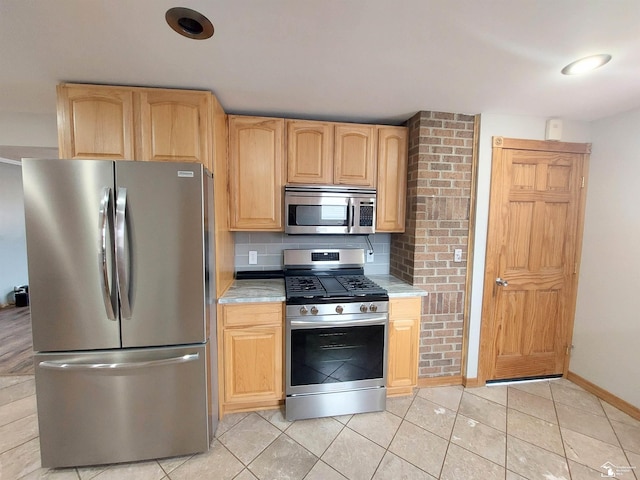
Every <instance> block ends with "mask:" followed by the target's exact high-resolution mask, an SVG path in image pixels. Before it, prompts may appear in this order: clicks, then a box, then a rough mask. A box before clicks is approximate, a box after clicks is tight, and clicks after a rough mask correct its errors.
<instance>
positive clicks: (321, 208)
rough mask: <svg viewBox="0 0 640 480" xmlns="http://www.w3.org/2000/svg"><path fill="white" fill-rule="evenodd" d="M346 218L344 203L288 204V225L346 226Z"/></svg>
mask: <svg viewBox="0 0 640 480" xmlns="http://www.w3.org/2000/svg"><path fill="white" fill-rule="evenodd" d="M348 220H349V219H348V215H347V206H346V205H289V225H298V226H302V227H306V226H310V227H346V226H348Z"/></svg>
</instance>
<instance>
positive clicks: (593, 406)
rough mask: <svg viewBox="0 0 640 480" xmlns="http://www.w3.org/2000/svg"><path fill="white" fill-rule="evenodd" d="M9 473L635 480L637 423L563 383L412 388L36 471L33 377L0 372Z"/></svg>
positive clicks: (1, 449)
mask: <svg viewBox="0 0 640 480" xmlns="http://www.w3.org/2000/svg"><path fill="white" fill-rule="evenodd" d="M607 463H608V464H609V465H610V466H611V468H612V472H610V473H611V475H612V476H607V475H608V472H607V471H606V470H605V469H603V468H602V466H603V465H605V464H607ZM625 467H626V468H625ZM632 467H636V468H632ZM19 478H24V479H43V478H47V479H52V480H66V479H74V480H86V479H96V480H110V479H113V480H115V479H117V480H126V479H139V480H186V479H213V480H227V479H236V480H255V479H259V480H267V479H277V480H285V479H293V480H297V479H305V480H334V479H335V480H344V479H349V480H369V479H375V480H380V479H389V480H400V479H407V480H414V479H416V480H417V479H425V480H426V479H435V478H438V479H443V480H467V479H480V480H492V479H501V480H521V479H531V480H534V479H535V480H537V479H544V480H560V479H566V480H569V479H572V480H582V479H601V478H618V479H622V480H638V479H640V421H638V420H635V419H633V418H631V417H630V416H628V415H626V414H624V413H622V412H621V411H619V410H617V409H616V408H614V407H612V406H610V405H608V404H607V403H605V402H602V401H600V400H598V399H597V398H596V397H594V396H593V395H591V394H590V393H588V392H586V391H584V390H583V389H581V388H580V387H578V386H576V385H574V384H572V383H571V382H569V381H567V380H564V379H559V380H553V381H551V382H538V383H527V384H520V385H517V386H508V387H507V386H494V387H482V388H469V389H464V388H462V387H439V388H423V389H420V390H417V391H416V392H415V394H414V395H412V396H406V397H396V398H390V399H389V400H388V402H387V409H386V411H385V412H380V413H370V414H361V415H346V416H341V417H333V418H322V419H315V420H304V421H297V422H287V421H286V420H285V419H284V418H283V416H282V412H281V411H280V410H269V411H262V412H258V413H242V414H233V415H228V416H226V417H225V418H224V420H223V421H222V422H220V425H219V428H218V431H217V432H216V438H215V440H214V441H213V443H212V448H211V450H210V451H209V452H207V453H204V454H198V455H193V456H187V457H179V458H171V459H163V460H158V461H148V462H139V463H133V464H120V465H106V466H98V467H90V468H77V469H74V468H71V469H61V470H47V469H42V468H40V458H39V449H38V428H37V419H36V401H35V387H34V380H33V377H32V376H19V377H0V479H2V480H13V479H19Z"/></svg>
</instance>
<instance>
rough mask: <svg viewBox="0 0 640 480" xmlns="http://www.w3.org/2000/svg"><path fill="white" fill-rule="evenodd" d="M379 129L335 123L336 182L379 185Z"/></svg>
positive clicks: (334, 156) (334, 173) (334, 181)
mask: <svg viewBox="0 0 640 480" xmlns="http://www.w3.org/2000/svg"><path fill="white" fill-rule="evenodd" d="M375 136H376V127H375V126H373V125H355V124H336V126H335V142H334V150H333V183H334V184H336V185H358V186H365V187H375V186H376V158H375V155H376V144H375Z"/></svg>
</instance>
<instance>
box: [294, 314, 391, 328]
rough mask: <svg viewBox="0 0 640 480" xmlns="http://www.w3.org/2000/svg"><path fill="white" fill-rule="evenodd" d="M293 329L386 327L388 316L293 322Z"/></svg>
mask: <svg viewBox="0 0 640 480" xmlns="http://www.w3.org/2000/svg"><path fill="white" fill-rule="evenodd" d="M290 324H291V329H292V330H294V329H300V328H332V327H361V326H367V325H386V324H387V316H386V315H380V316H375V317H369V318H366V319H362V320H343V321H339V320H320V321H313V320H291V321H290Z"/></svg>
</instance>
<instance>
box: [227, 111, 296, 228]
mask: <svg viewBox="0 0 640 480" xmlns="http://www.w3.org/2000/svg"><path fill="white" fill-rule="evenodd" d="M283 148H284V119H280V118H266V117H242V116H232V115H230V116H229V179H230V180H229V190H230V192H229V201H230V206H229V207H230V211H231V218H230V223H231V230H245V231H246V230H264V231H280V232H281V231H283V230H284V226H283V223H282V210H283V203H282V195H283V187H284V183H285V176H284V172H285V168H284V165H283V163H284V162H283V155H282V153H283Z"/></svg>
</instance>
